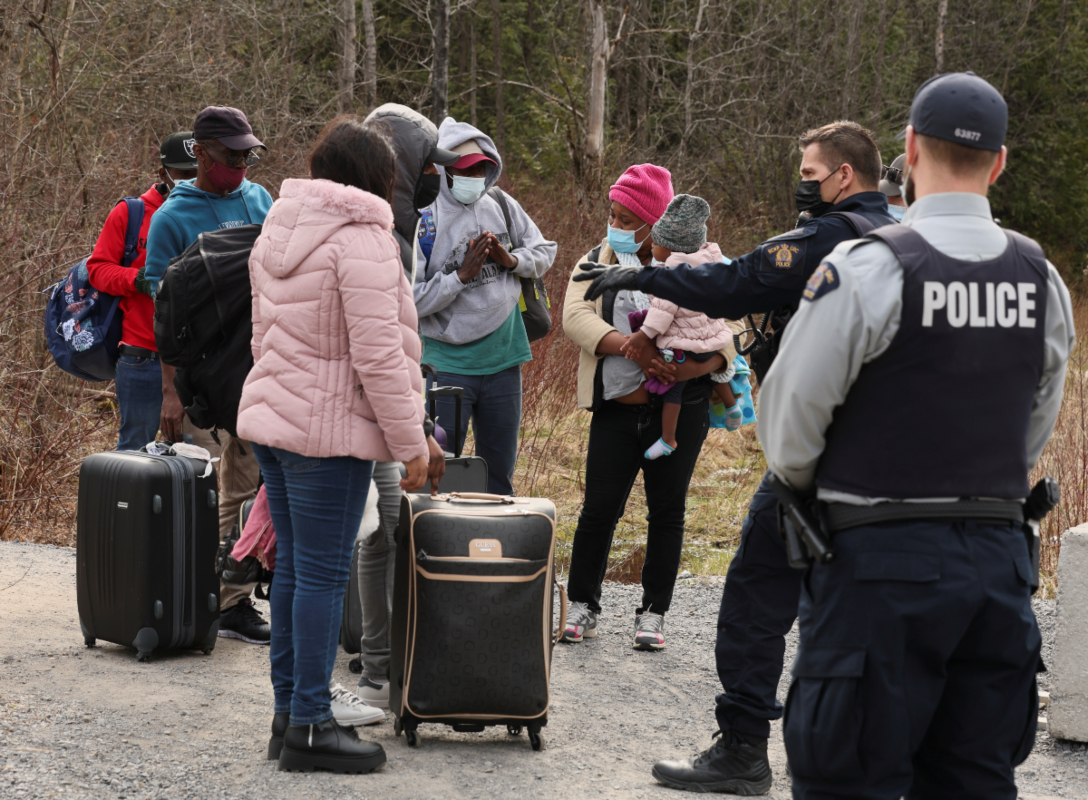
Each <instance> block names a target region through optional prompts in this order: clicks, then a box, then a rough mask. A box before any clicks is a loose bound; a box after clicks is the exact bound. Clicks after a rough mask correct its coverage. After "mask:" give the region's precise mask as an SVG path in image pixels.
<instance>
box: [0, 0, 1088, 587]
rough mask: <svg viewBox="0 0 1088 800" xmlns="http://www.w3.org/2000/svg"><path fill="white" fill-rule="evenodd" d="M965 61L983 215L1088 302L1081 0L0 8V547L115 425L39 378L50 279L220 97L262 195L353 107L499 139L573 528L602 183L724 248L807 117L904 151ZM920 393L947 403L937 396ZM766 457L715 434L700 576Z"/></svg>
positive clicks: (89, 391)
mask: <svg viewBox="0 0 1088 800" xmlns="http://www.w3.org/2000/svg"><path fill="white" fill-rule="evenodd" d="M968 69H969V70H973V71H974V72H976V73H977V74H979V75H982V76H983V77H985V78H986V79H987V80H989V81H990V82H991V83H993V84H994V85H995V86H997V87H998V89H1000V90H1001V92H1002V93H1003V94H1004V96H1005V98H1006V100H1007V101H1008V104H1009V132H1008V137H1007V144H1008V147H1009V151H1010V157H1009V166H1008V169H1007V171H1006V173H1005V175H1004V176H1003V177H1002V178H1001V180H1000V181H999V183H998V184H997V186H996V187H995V188H994V190H993V191H992V192H991V202H992V203H993V208H994V212H995V215H996V216H998V217H999V218H1000V219H1001V221H1002V223H1003V224H1005V225H1007V226H1008V227H1011V228H1015V229H1018V230H1021V231H1023V232H1025V233H1027V234H1029V235H1031V236H1033V237H1035V238H1036V239H1038V240H1039V241H1040V242H1041V243H1042V244H1043V246H1044V247H1045V249H1046V251H1047V253H1048V254H1049V256H1050V258H1051V260H1052V261H1054V262H1055V263H1056V264H1057V265H1058V266H1059V268H1060V269H1061V270H1062V273H1063V275H1064V276H1065V277H1066V279H1067V281H1068V282H1069V283H1070V286H1071V287H1073V288H1074V290H1075V291H1076V292H1077V293H1078V294H1079V292H1080V289H1081V285H1082V283H1083V275H1084V272H1085V270H1086V268H1088V262H1086V252H1088V229H1086V226H1085V224H1084V221H1085V219H1086V218H1088V181H1086V179H1085V172H1086V165H1088V4H1085V3H1083V2H1080V1H1079V0H674V1H672V2H667V1H663V0H621V2H593V1H590V0H581V1H579V2H575V1H574V0H513V1H510V2H507V1H505V0H503V1H501V2H500V0H404V1H403V2H393V1H389V2H386V1H385V0H325V1H318V0H218V1H217V2H210V0H186V1H185V2H182V1H181V0H23V1H22V2H20V1H19V0H0V538H5V539H11V538H18V539H30V540H36V541H52V542H56V543H59V544H70V543H73V542H74V535H75V532H74V509H75V504H74V498H75V491H76V478H77V475H78V467H79V463H80V461H81V460H82V458H83V457H84V456H85V455H86V454H87V453H89V452H92V451H94V450H98V449H108V448H109V447H110V446H111V445H112V443H113V441H115V436H116V399H115V396H114V394H113V387H112V385H111V384H84V383H82V382H81V381H78V380H76V379H73V378H68V377H67V376H65V375H63V374H62V373H61V372H60V371H59V370H57V369H56V368H55V367H54V366H52V362H51V359H50V357H49V354H48V352H47V350H46V349H45V346H44V337H43V335H42V328H41V309H42V307H43V305H44V295H42V294H41V292H42V290H43V289H45V288H46V287H47V286H48V285H49V284H50V283H51V282H52V281H55V280H56V279H57V278H58V277H59V276H60V275H61V274H62V273H63V272H64V271H65V269H66V267H67V266H68V265H69V264H71V263H72V262H74V261H75V260H77V259H78V258H80V257H82V256H83V255H86V254H87V253H88V252H89V251H90V249H91V247H92V246H93V243H94V241H95V238H96V236H97V234H98V231H99V229H100V226H101V223H102V221H103V220H104V219H105V216H106V214H107V213H108V212H109V209H110V208H111V207H112V205H113V204H114V203H115V202H116V201H117V200H118V199H119V198H121V197H123V196H125V195H129V194H139V193H140V192H142V191H143V190H145V189H146V188H147V186H149V185H150V183H151V182H152V180H153V173H154V170H155V168H156V167H157V145H158V142H159V140H160V139H161V138H162V137H164V136H165V135H167V134H168V133H170V132H172V131H175V130H182V129H187V128H190V127H191V125H192V120H193V117H194V116H195V114H196V112H197V111H199V110H200V109H201V108H202V107H204V106H206V105H209V104H226V105H233V106H237V107H239V108H242V109H243V110H245V111H246V113H247V114H248V116H249V119H250V121H251V123H252V124H253V127H254V129H255V131H256V133H257V135H258V136H259V137H260V138H261V139H262V140H263V141H265V142H266V143H267V144H268V145H269V147H270V150H269V152H268V154H267V155H262V158H261V163H260V165H259V167H257V168H256V169H254V170H252V172H251V174H250V177H251V179H253V180H255V181H257V182H259V183H261V184H263V185H264V186H266V187H267V188H268V189H269V190H270V191H271V192H272V194H273V196H275V195H276V194H277V190H278V187H279V184H280V182H281V181H282V180H283V179H284V178H286V177H292V176H301V175H304V174H305V156H306V153H307V152H308V149H309V146H310V145H311V143H312V142H313V140H314V138H315V136H316V134H317V133H318V131H319V130H320V129H321V128H322V127H323V125H324V124H325V123H326V122H328V120H329V119H330V118H331V117H332V116H333V115H335V114H336V113H337V112H339V111H349V112H356V113H360V114H366V113H367V112H368V111H369V110H370V109H371V108H373V107H375V106H376V105H378V104H380V103H383V102H389V101H395V102H400V103H404V104H406V105H409V106H412V107H413V108H416V109H418V110H420V111H421V112H423V113H425V114H427V115H429V116H431V117H432V118H433V119H435V120H436V121H440V120H441V119H442V118H443V117H444V116H445V115H446V114H447V113H448V114H450V115H452V116H454V117H455V118H457V119H459V120H467V121H470V122H472V123H473V124H475V125H477V126H478V127H480V128H481V129H482V130H484V131H486V132H488V133H489V134H490V135H491V136H492V137H493V138H494V139H495V141H496V143H497V144H498V146H499V149H500V152H502V154H503V157H504V160H505V177H504V179H503V185H504V187H505V188H507V189H508V190H509V191H510V192H512V193H513V194H514V195H515V196H517V198H518V199H519V200H520V201H521V202H522V204H523V205H524V206H525V207H526V208H527V210H528V211H529V212H530V214H531V215H532V216H533V218H534V219H535V220H536V221H537V223H538V224H539V225H540V227H541V229H542V230H543V231H544V233H545V234H546V235H547V236H549V237H550V238H553V239H555V240H557V241H558V242H559V245H560V247H559V258H558V260H557V262H556V267H555V269H553V270H552V272H551V273H550V274H549V276H548V284H549V286H550V288H551V292H552V298H553V310H554V314H555V318H556V320H557V324H556V326H555V330H554V331H553V333H552V334H551V335H550V336H549V337H548V338H546V339H545V340H542V341H541V342H538V343H537V344H535V345H534V361H533V362H532V363H531V364H530V365H528V366H527V368H526V371H525V387H526V402H525V418H524V435H523V438H522V452H521V458H520V459H519V468H518V470H519V471H518V480H517V483H516V485H517V487H518V490H519V491H520V492H521V493H523V494H536V495H541V496H548V497H553V498H555V499H556V500H557V503H558V504H559V507H560V512H561V516H562V519H563V520H564V523H563V525H562V526H561V527H562V528H563V530H564V532H565V533H566V534H568V535H569V533H570V530H571V529H572V527H573V521H574V519H575V517H576V513H577V510H578V505H579V502H580V500H581V492H582V488H583V487H582V459H583V457H584V443H585V435H586V430H587V424H588V419H587V415H586V414H585V413H583V412H577V411H576V410H575V403H574V377H575V370H576V351H575V348H574V347H573V345H572V344H571V343H570V342H569V341H567V340H566V339H565V338H564V337H563V336H562V333H561V331H560V330H559V328H560V326H559V325H558V319H559V316H558V315H559V313H560V311H561V309H560V302H561V298H562V294H563V287H564V286H565V284H566V280H567V277H568V275H569V272H570V269H571V267H572V265H573V264H574V262H575V261H576V260H577V258H578V256H580V255H581V254H582V253H584V252H585V251H587V250H588V249H590V248H591V247H592V246H594V244H595V243H596V242H597V241H599V240H600V238H601V236H602V234H603V232H604V227H605V220H606V213H607V197H606V195H607V188H608V185H609V184H610V183H611V182H612V181H613V180H614V178H615V177H616V176H617V175H618V174H619V173H620V172H621V171H622V170H623V169H624V168H625V167H627V166H628V165H630V164H632V163H639V162H645V161H651V162H654V163H657V164H661V165H663V166H666V167H667V168H669V169H670V170H671V171H672V173H673V181H674V184H675V186H676V189H677V191H685V192H689V193H695V194H701V195H703V196H705V197H706V198H707V199H708V200H709V201H710V202H711V206H712V208H713V217H712V219H711V225H710V229H711V230H710V232H711V238H712V239H715V240H717V241H718V242H720V243H721V245H722V249H723V250H724V251H725V252H726V253H729V254H734V255H736V254H741V253H743V252H747V250H748V249H750V248H751V247H752V246H754V245H755V244H757V243H758V242H759V241H761V240H762V239H763V238H765V237H767V236H768V235H772V234H775V233H779V232H781V231H783V230H786V229H788V228H789V227H792V223H793V220H794V218H795V215H796V214H795V211H794V210H793V207H792V197H793V189H794V186H795V184H796V181H797V174H796V170H797V164H798V162H799V157H798V154H797V149H796V141H797V137H798V135H799V134H800V133H801V132H803V131H804V130H806V129H807V128H810V127H813V126H817V125H820V124H823V123H826V122H828V121H831V120H834V119H839V118H849V119H854V120H856V121H858V122H860V123H862V124H864V125H866V126H868V127H869V128H871V129H872V130H873V131H874V132H875V134H876V136H877V139H878V142H879V144H880V146H881V152H882V154H883V155H884V161H885V163H890V162H891V160H892V159H893V158H894V157H895V156H896V155H897V154H898V153H899V152H901V145H900V144H899V143H897V142H896V141H894V136H895V134H896V133H898V132H899V131H900V130H901V129H902V128H903V126H904V125H905V124H906V122H907V117H908V111H909V107H910V102H911V99H912V97H913V95H914V92H915V90H916V88H917V87H918V86H919V85H920V84H921V83H922V82H923V81H924V80H926V79H927V78H928V77H930V76H931V75H933V74H935V73H937V72H941V71H953V70H968ZM1078 315H1079V318H1080V319H1082V320H1085V319H1088V317H1086V316H1085V315H1084V314H1080V313H1078ZM1083 327H1084V326H1083V325H1082V328H1083ZM1084 357H1085V356H1084V348H1083V347H1081V348H1079V349H1078V353H1077V355H1076V358H1075V362H1076V363H1075V364H1074V366H1073V369H1071V373H1070V381H1069V385H1068V387H1067V393H1066V394H1067V397H1066V407H1065V409H1064V410H1063V416H1062V421H1061V422H1060V423H1059V428H1058V431H1057V433H1056V435H1055V438H1054V441H1053V442H1052V443H1051V445H1050V447H1049V448H1048V451H1047V454H1046V456H1045V457H1044V463H1043V464H1042V465H1041V466H1040V471H1047V472H1050V473H1051V474H1055V476H1056V477H1058V478H1059V479H1060V480H1062V482H1063V488H1064V489H1065V495H1066V501H1065V503H1064V504H1063V508H1062V509H1061V511H1060V513H1059V514H1056V515H1052V519H1051V522H1050V524H1049V525H1048V544H1047V546H1048V550H1047V558H1046V565H1047V567H1048V569H1049V570H1051V571H1052V569H1053V566H1054V557H1055V555H1056V547H1057V545H1056V542H1055V541H1054V539H1055V536H1056V535H1057V534H1059V533H1060V532H1061V531H1062V530H1064V529H1065V528H1066V527H1069V526H1070V525H1074V524H1078V523H1080V522H1084V521H1088V492H1086V490H1085V485H1086V481H1085V477H1086V475H1088V447H1086V446H1085V442H1084V430H1085V424H1086V423H1088V393H1086V392H1085V377H1084V376H1085V364H1084ZM920 394H922V395H925V394H931V397H930V399H931V401H932V402H934V403H936V404H938V405H939V394H940V388H939V387H933V388H932V389H931V391H930V392H928V393H927V392H922V391H921V390H920ZM920 401H921V402H925V400H924V399H921V398H920ZM762 468H763V462H762V456H761V454H760V451H759V446H758V442H757V441H756V439H755V437H754V434H753V431H752V430H751V428H747V429H744V431H743V432H742V433H741V434H739V435H738V434H732V435H728V436H727V435H726V434H725V433H724V432H720V433H717V432H716V433H715V434H714V435H713V436H712V438H711V440H709V442H708V445H707V447H706V448H705V450H704V455H703V457H702V459H701V463H700V466H699V470H698V471H697V473H696V477H695V479H694V480H693V484H692V490H691V497H690V502H689V516H688V547H687V550H686V553H685V566H686V567H690V568H691V570H692V571H693V572H704V573H720V572H722V571H723V570H724V566H725V565H726V564H727V563H728V560H729V558H730V557H731V556H732V552H733V549H734V548H735V546H736V541H737V533H738V530H739V523H740V520H741V518H742V517H743V513H744V508H745V503H746V500H747V496H748V493H749V492H750V490H751V488H752V487H753V486H754V482H755V481H756V480H757V479H758V476H759V474H760V472H761V470H762ZM642 508H644V506H642V504H641V499H640V496H639V490H638V489H637V488H636V492H635V496H634V497H633V499H632V502H631V504H630V506H629V509H630V513H629V514H628V515H627V517H625V519H624V520H623V521H622V522H621V525H620V528H619V530H618V532H617V544H616V547H615V548H614V553H613V564H612V573H611V574H612V576H613V577H618V578H621V579H622V578H630V577H633V576H635V575H637V571H638V567H639V565H640V562H641V552H640V548H639V546H638V540H639V538H640V533H641V532H642V531H643V530H644V524H643V523H642V522H641V515H642V511H641V509H642Z"/></svg>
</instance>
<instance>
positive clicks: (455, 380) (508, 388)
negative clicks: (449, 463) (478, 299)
mask: <svg viewBox="0 0 1088 800" xmlns="http://www.w3.org/2000/svg"><path fill="white" fill-rule="evenodd" d="M438 385H439V386H460V387H462V388H463V389H464V390H465V397H464V400H463V402H462V403H461V441H460V442H457V447H456V450H455V452H459V451H460V449H461V447H463V446H464V442H465V436H466V435H467V434H468V423H469V420H470V419H471V420H472V432H473V433H474V434H475V436H476V455H478V456H480V457H481V458H483V460H484V461H486V462H487V491H489V492H491V493H492V494H504V495H505V494H513V493H514V466H515V465H516V464H517V460H518V433H520V431H521V365H520V364H518V365H517V366H513V367H510V368H509V369H504V370H503V371H502V372H496V373H495V374H493V375H456V374H454V373H452V372H439V373H438ZM455 406H456V400H455V399H454V398H452V397H439V398H438V400H437V402H436V403H435V416H437V417H438V422H437V424H439V425H441V426H442V429H443V430H445V431H446V441H448V442H449V443H450V449H451V450H453V449H454V447H453V445H454V438H453V423H454V413H455V412H454V408H455Z"/></svg>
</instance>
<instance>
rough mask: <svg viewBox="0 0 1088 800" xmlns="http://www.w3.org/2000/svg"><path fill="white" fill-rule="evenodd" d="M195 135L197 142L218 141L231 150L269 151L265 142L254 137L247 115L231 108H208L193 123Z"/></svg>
mask: <svg viewBox="0 0 1088 800" xmlns="http://www.w3.org/2000/svg"><path fill="white" fill-rule="evenodd" d="M193 135H194V136H195V137H196V140H197V141H203V140H205V139H218V140H219V141H220V142H222V143H223V145H224V146H226V147H229V148H230V149H231V150H238V151H243V150H251V149H252V148H254V147H261V148H264V149H265V150H267V149H268V148H267V147H265V146H264V142H262V141H261V140H260V139H258V138H257V137H256V136H254V135H253V128H252V127H250V124H249V120H248V119H246V115H245V114H244V113H242V112H241V111H239V110H238V109H237V108H231V107H230V106H208V107H207V108H205V109H204V110H203V111H201V112H200V113H199V114H197V115H196V122H194V123H193Z"/></svg>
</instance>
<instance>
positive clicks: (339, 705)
mask: <svg viewBox="0 0 1088 800" xmlns="http://www.w3.org/2000/svg"><path fill="white" fill-rule="evenodd" d="M329 692H330V693H331V694H332V703H331V705H332V715H333V717H334V718H335V719H336V721H337V722H338V723H339V724H341V725H344V726H348V727H354V726H356V725H377V724H378V723H379V722H381V721H382V720H384V719H385V712H384V711H382V710H381V709H380V708H374V707H373V706H368V705H367V704H366V703H364V702H363V701H362V700H360V699H359V696H358V695H356V694H353V693H352V692H349V691H348V690H347V689H345V688H344V687H343V686H341V685H340V684H339V683H334V684H333V685H332V686H330V687H329Z"/></svg>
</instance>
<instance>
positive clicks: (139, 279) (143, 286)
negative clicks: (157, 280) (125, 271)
mask: <svg viewBox="0 0 1088 800" xmlns="http://www.w3.org/2000/svg"><path fill="white" fill-rule="evenodd" d="M146 271H147V267H140V271H139V272H137V273H136V291H137V292H143V293H144V294H146V295H147V296H148V297H154V296H155V295H154V294H152V292H153V291H154V289H155V284H154V283H152V282H151V281H149V280H147V278H145V277H144V273H145V272H146Z"/></svg>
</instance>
